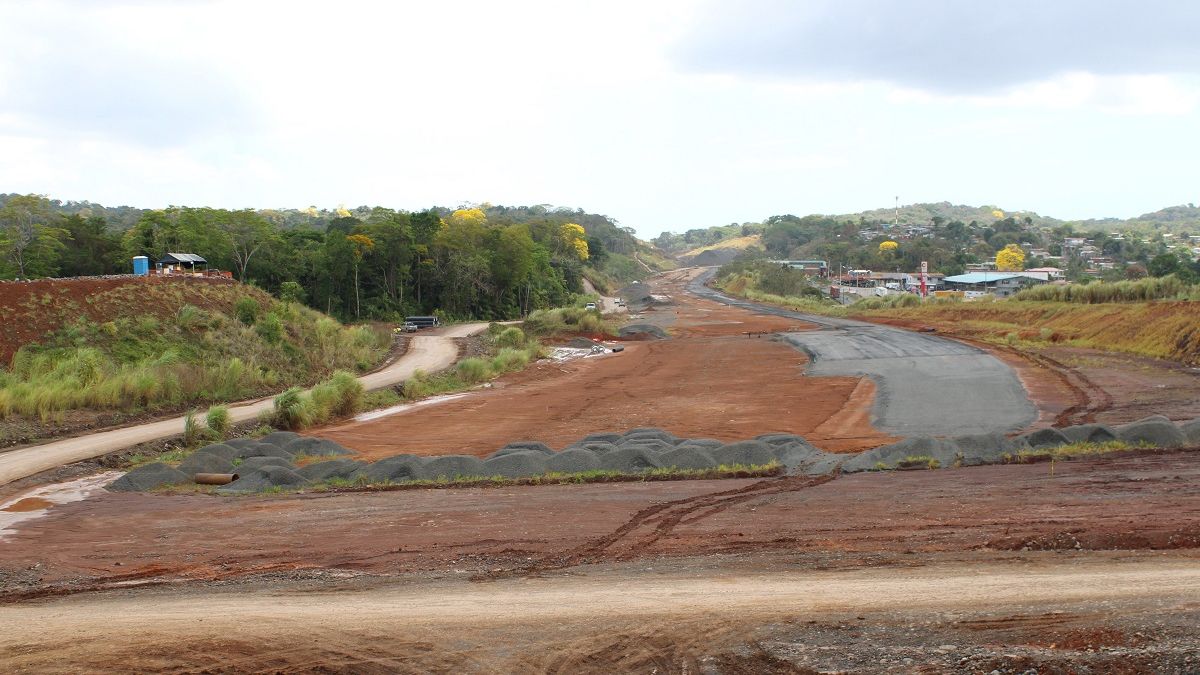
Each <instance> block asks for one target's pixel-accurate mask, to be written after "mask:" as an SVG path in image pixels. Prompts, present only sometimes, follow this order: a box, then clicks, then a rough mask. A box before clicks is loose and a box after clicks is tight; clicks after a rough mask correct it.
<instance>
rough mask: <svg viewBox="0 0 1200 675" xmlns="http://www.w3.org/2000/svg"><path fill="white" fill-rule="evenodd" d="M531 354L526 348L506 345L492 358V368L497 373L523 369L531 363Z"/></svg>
mask: <svg viewBox="0 0 1200 675" xmlns="http://www.w3.org/2000/svg"><path fill="white" fill-rule="evenodd" d="M529 359H530V355H529V352H527V351H525V350H524V349H513V348H511V347H505V348H504V349H501V350H500V352H499V353H498V354H496V356H495V357H494V358H493V359H492V370H495V371H496V372H497V373H509V372H513V371H517V370H521V369H522V368H524V367H525V366H527V365H529Z"/></svg>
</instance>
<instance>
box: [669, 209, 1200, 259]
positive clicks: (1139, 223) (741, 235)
mask: <svg viewBox="0 0 1200 675" xmlns="http://www.w3.org/2000/svg"><path fill="white" fill-rule="evenodd" d="M808 215H809V216H813V217H820V218H823V219H826V220H829V221H837V222H847V221H849V222H852V223H855V224H862V225H879V224H897V225H902V226H927V225H930V224H933V223H934V222H935V221H941V222H954V221H959V222H962V223H964V224H968V225H969V224H971V223H975V224H976V225H979V226H990V225H991V224H992V223H994V222H996V221H999V220H1003V219H1006V218H1012V219H1013V220H1015V221H1016V222H1018V223H1021V224H1022V225H1023V226H1026V227H1032V228H1035V229H1048V228H1054V227H1059V226H1063V225H1071V226H1072V228H1073V229H1074V230H1075V231H1077V232H1093V231H1103V232H1137V233H1143V234H1152V233H1155V232H1171V233H1175V234H1197V233H1200V207H1197V206H1195V205H1193V204H1183V205H1180V206H1168V207H1166V208H1163V209H1159V210H1158V211H1154V212H1151V213H1145V214H1142V215H1140V216H1136V217H1134V218H1127V219H1122V218H1092V219H1088V220H1062V219H1059V218H1054V217H1052V216H1044V215H1041V214H1039V213H1036V212H1034V211H1020V210H1017V211H1010V210H1008V209H1004V208H1002V207H999V206H993V205H986V204H985V205H983V206H967V205H964V204H951V203H950V202H935V203H921V204H905V205H902V206H900V208H899V209H896V208H895V207H892V208H879V209H870V210H867V211H859V212H856V213H843V214H808ZM779 217H780V216H775V217H774V218H779ZM762 229H763V227H762V225H761V224H759V223H743V224H741V225H737V224H732V225H714V226H713V227H708V228H696V229H692V230H688V231H686V232H684V233H679V234H677V233H673V232H663V233H662V234H660V235H659V236H658V237H655V238H654V239H653V240H652V241H653V242H654V243H655V244H656V245H657V246H659V248H662V249H663V250H664V251H667V252H669V253H672V254H674V255H676V256H680V257H684V256H695V255H697V254H699V253H701V252H703V251H704V250H706V249H711V248H714V247H716V246H718V245H721V244H723V243H724V242H726V241H743V240H745V237H746V235H747V234H750V233H755V234H757V233H761V232H762Z"/></svg>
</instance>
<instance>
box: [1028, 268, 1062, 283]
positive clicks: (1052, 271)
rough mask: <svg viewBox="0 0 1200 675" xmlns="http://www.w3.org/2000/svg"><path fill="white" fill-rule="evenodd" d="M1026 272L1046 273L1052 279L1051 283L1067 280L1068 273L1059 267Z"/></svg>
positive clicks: (1034, 269) (1033, 269)
mask: <svg viewBox="0 0 1200 675" xmlns="http://www.w3.org/2000/svg"><path fill="white" fill-rule="evenodd" d="M1025 271H1026V272H1045V273H1046V274H1047V275H1049V277H1050V281H1057V280H1059V279H1066V278H1067V271H1066V270H1064V269H1061V268H1058V267H1034V268H1032V269H1027V270H1025Z"/></svg>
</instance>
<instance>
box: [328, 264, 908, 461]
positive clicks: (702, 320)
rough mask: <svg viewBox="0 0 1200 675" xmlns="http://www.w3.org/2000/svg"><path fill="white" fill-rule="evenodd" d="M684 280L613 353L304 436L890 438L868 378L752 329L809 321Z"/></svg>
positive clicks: (414, 447)
mask: <svg viewBox="0 0 1200 675" xmlns="http://www.w3.org/2000/svg"><path fill="white" fill-rule="evenodd" d="M685 278H686V275H684V274H675V275H671V276H670V277H668V278H667V279H666V280H665V281H662V282H659V284H658V286H659V290H660V292H665V293H667V294H670V295H671V296H672V297H673V298H674V299H675V301H676V302H677V303H678V304H676V305H673V306H665V307H660V308H657V309H655V310H654V311H651V312H647V313H646V315H645V316H646V321H648V322H656V323H659V324H661V325H664V326H665V327H666V328H667V329H668V330H669V331H670V332H671V333H672V338H671V339H670V340H657V341H639V342H628V343H625V351H624V352H621V353H618V354H608V355H605V356H602V357H593V358H587V359H580V360H575V361H570V362H566V363H542V364H537V365H534V366H532V367H530V368H529V369H527V370H526V371H524V372H521V373H515V374H513V375H509V376H505V377H503V378H501V379H499V380H498V381H496V383H495V386H494V388H493V389H490V390H483V391H476V392H472V393H471V394H470V395H469V396H467V397H465V398H462V399H458V400H454V401H449V402H446V403H441V404H437V405H433V406H430V407H425V408H418V409H415V410H414V411H412V412H407V413H403V414H399V415H393V416H391V417H385V418H381V419H378V420H373V421H370V422H351V423H348V424H342V425H338V426H334V427H328V428H324V429H314V430H313V431H312V432H311V433H312V434H313V435H315V436H321V437H325V438H330V439H333V440H335V441H337V442H339V443H341V444H343V445H345V446H346V447H348V448H352V449H354V450H356V451H358V452H359V453H361V454H362V455H363V456H365V457H368V458H379V457H386V456H390V455H395V454H399V453H403V452H407V453H412V454H418V455H438V454H451V453H464V454H473V455H478V456H484V455H487V454H489V453H491V452H493V451H494V450H496V449H497V448H499V447H501V446H503V445H504V444H505V443H508V442H511V441H516V440H540V441H543V442H545V443H547V444H549V445H551V446H552V447H563V446H566V445H569V444H570V443H572V442H574V441H576V440H579V439H580V438H581V437H583V436H585V435H587V434H589V433H595V432H600V431H618V432H619V431H626V430H628V429H631V428H634V427H643V426H652V427H661V428H664V429H667V430H668V431H670V432H672V433H674V434H676V435H678V436H681V437H685V438H700V437H703V438H716V439H719V440H723V441H733V440H742V439H746V438H753V437H754V436H757V435H759V434H762V433H767V432H789V433H796V434H800V435H802V436H804V437H805V438H807V439H808V440H809V441H811V442H812V443H813V444H814V445H817V446H818V447H821V448H823V449H825V450H829V451H834V452H857V451H859V450H862V449H864V448H869V447H876V446H878V445H883V444H885V443H888V442H889V441H890V440H892V438H891V437H889V436H887V435H885V434H882V433H880V432H878V431H876V430H874V429H873V428H871V426H870V408H871V405H872V403H873V400H874V385H873V384H872V383H871V382H870V381H869V380H866V379H859V378H847V377H822V378H808V377H805V376H803V374H802V369H803V367H804V364H805V362H806V357H805V355H804V354H803V353H801V352H800V351H798V350H796V349H794V348H793V347H791V346H789V345H787V344H786V343H783V342H779V341H774V340H772V339H770V338H769V337H768V336H764V335H760V333H772V332H777V331H785V330H786V331H794V330H806V329H810V328H811V327H812V326H811V325H810V324H804V323H801V322H797V321H792V320H789V319H782V318H778V317H770V316H759V315H755V314H751V313H749V312H747V311H745V310H742V309H738V308H733V307H725V306H723V305H718V304H716V303H711V302H708V301H704V300H700V299H697V298H693V297H691V296H689V295H686V294H685V293H684V292H683V288H682V280H683V279H685ZM748 333H749V335H747V334H748Z"/></svg>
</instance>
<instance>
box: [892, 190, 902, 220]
mask: <svg viewBox="0 0 1200 675" xmlns="http://www.w3.org/2000/svg"><path fill="white" fill-rule="evenodd" d="M892 226H893V227H900V195H896V215H895V217H893V218H892Z"/></svg>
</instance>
